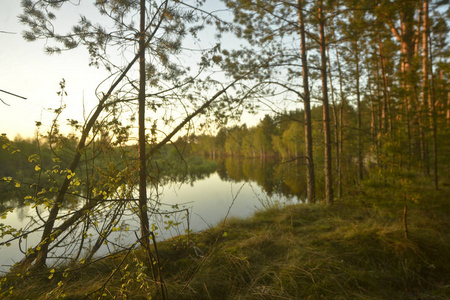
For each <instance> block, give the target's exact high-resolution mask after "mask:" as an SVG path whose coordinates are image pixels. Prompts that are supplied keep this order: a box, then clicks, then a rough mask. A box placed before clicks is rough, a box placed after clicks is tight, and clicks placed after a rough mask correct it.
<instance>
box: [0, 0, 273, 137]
mask: <svg viewBox="0 0 450 300" xmlns="http://www.w3.org/2000/svg"><path fill="white" fill-rule="evenodd" d="M20 2H21V1H20V0H0V45H1V50H0V90H4V91H8V92H11V93H14V94H17V95H20V96H23V97H26V98H27V99H26V100H23V99H20V98H17V97H14V96H11V95H8V94H5V93H2V92H0V99H1V100H2V101H4V102H5V103H7V104H8V105H5V104H3V103H1V102H0V134H3V133H5V134H7V136H8V138H10V139H14V137H16V136H17V135H21V136H22V137H32V136H34V135H35V134H36V126H35V124H36V122H37V121H39V122H41V123H42V124H43V126H42V127H41V129H40V130H41V132H42V133H46V132H47V131H48V129H49V128H50V125H51V123H52V120H53V118H54V115H55V114H54V113H53V112H52V111H51V110H54V109H57V108H59V106H60V101H61V99H60V97H59V96H58V95H57V92H58V90H59V82H60V81H61V80H62V79H63V78H64V79H65V82H66V91H67V93H68V96H66V97H64V100H63V101H64V104H65V105H66V106H67V107H66V109H65V111H64V113H63V114H62V115H61V116H60V118H59V120H60V124H61V126H62V129H63V130H64V126H63V125H65V124H66V123H67V122H66V119H69V118H70V119H76V120H78V121H80V122H82V121H83V120H84V118H83V109H84V113H85V114H86V115H88V114H89V112H90V111H91V110H92V109H93V108H94V107H95V105H96V104H97V102H98V100H97V98H96V97H95V89H96V88H97V86H98V84H99V83H100V82H101V81H102V80H104V79H105V78H106V77H107V76H108V74H107V72H106V71H104V70H103V69H101V68H100V69H96V68H94V67H89V56H88V53H87V50H86V49H85V48H84V47H82V46H81V47H79V48H77V49H73V50H70V51H68V52H63V53H62V54H57V55H47V54H45V53H44V47H45V45H46V41H45V40H39V41H35V42H26V41H25V40H24V39H23V38H22V32H23V31H24V30H26V29H27V28H26V27H25V26H24V25H22V24H20V23H19V21H18V15H19V14H21V12H22V9H21V7H20ZM92 2H93V1H81V2H80V3H81V4H82V5H83V4H84V5H85V6H78V7H74V6H70V5H64V6H63V9H61V10H60V11H58V14H57V23H56V25H57V26H55V27H56V31H57V32H59V33H65V32H67V31H68V30H69V28H71V27H72V26H73V25H74V24H76V23H77V21H78V20H79V18H80V12H82V14H83V15H86V16H87V17H88V19H90V20H92V21H94V22H99V23H102V22H101V21H102V20H101V19H99V15H98V13H97V9H96V8H94V7H93V6H92ZM207 5H208V8H207V9H212V10H214V9H217V7H220V6H218V5H222V6H223V4H221V3H220V2H219V1H215V2H214V1H213V2H211V1H210V2H208V4H207ZM102 25H104V24H103V23H102ZM66 30H67V31H66ZM206 36H208V37H209V36H211V41H206V43H210V45H209V46H211V45H214V44H215V41H214V39H213V34H208V33H207V35H206ZM202 42H203V40H202ZM48 43H49V45H55V44H53V43H52V42H51V41H48ZM235 43H236V46H237V45H238V44H237V42H236V41H235V40H234V41H233V42H229V41H227V43H225V44H227V45H226V46H230V44H235ZM119 56H120V55H118V57H119ZM119 59H120V58H119ZM108 87H109V86H108V85H105V86H104V87H103V89H100V90H99V91H100V92H101V91H105V92H106V89H107V88H108ZM83 99H84V100H83ZM265 113H267V111H266V112H265ZM263 115H264V113H262V114H261V115H259V116H256V117H255V116H248V115H247V117H246V118H245V121H246V123H247V125H248V126H253V125H255V124H256V123H257V122H258V120H259V119H260V118H262V116H263ZM68 130H69V129H68V127H66V132H67V131H68Z"/></svg>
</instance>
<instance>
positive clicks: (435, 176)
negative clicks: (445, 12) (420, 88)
mask: <svg viewBox="0 0 450 300" xmlns="http://www.w3.org/2000/svg"><path fill="white" fill-rule="evenodd" d="M425 1H426V0H425ZM427 17H428V16H427ZM428 32H429V31H428ZM427 42H429V53H430V55H429V58H430V59H429V70H430V75H431V80H430V85H431V89H430V102H429V104H430V125H431V133H432V136H433V169H434V172H433V179H434V180H433V181H434V188H435V190H438V189H439V177H438V142H437V112H436V102H437V101H436V89H435V83H434V75H433V55H432V53H433V52H432V49H431V42H430V40H429V39H428V40H427Z"/></svg>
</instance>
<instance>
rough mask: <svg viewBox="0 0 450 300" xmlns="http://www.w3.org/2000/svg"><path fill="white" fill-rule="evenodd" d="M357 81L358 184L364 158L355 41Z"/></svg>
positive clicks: (361, 177)
mask: <svg viewBox="0 0 450 300" xmlns="http://www.w3.org/2000/svg"><path fill="white" fill-rule="evenodd" d="M355 71H356V74H355V77H356V78H355V79H356V109H357V112H356V113H357V120H356V122H357V128H358V135H357V140H358V141H357V149H358V150H357V152H358V183H360V184H361V182H362V180H363V158H362V140H361V129H362V128H361V92H360V89H359V75H360V74H359V49H358V41H356V40H355Z"/></svg>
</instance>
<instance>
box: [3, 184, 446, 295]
mask: <svg viewBox="0 0 450 300" xmlns="http://www.w3.org/2000/svg"><path fill="white" fill-rule="evenodd" d="M394 194H395V193H394ZM391 196H392V195H390V194H389V193H388V194H387V196H386V197H391ZM394 196H398V193H397V195H394ZM448 196H449V192H448V190H443V191H440V192H436V193H434V192H431V191H430V192H429V193H428V192H427V193H422V194H421V196H420V197H417V198H415V199H414V201H406V200H405V201H406V202H405V201H403V200H402V201H394V200H395V199H391V201H388V199H386V198H383V199H381V196H380V195H378V196H377V197H378V199H377V197H370V196H369V195H368V194H367V193H363V194H359V195H354V196H352V197H351V198H348V199H346V200H345V201H344V200H340V201H338V202H337V203H335V204H333V205H331V206H325V205H321V204H314V205H311V204H306V205H305V204H300V205H289V206H281V205H275V206H272V207H268V208H267V209H265V210H264V211H258V212H256V213H255V215H254V216H253V217H252V218H249V219H246V220H240V219H230V220H227V221H226V222H223V223H221V224H219V225H218V226H217V227H215V228H212V229H210V230H207V231H204V232H201V233H196V234H191V235H189V236H180V237H176V238H173V239H170V240H167V241H164V242H161V243H159V244H158V252H159V256H160V261H161V265H162V272H163V276H164V283H165V287H166V290H167V292H168V295H169V299H450V256H449V255H448V254H449V253H450V251H449V246H450V234H449V228H450V207H449V206H450V204H449V203H448V199H449V197H448ZM405 204H406V205H407V213H408V214H407V225H408V227H407V231H408V232H407V234H408V235H407V237H406V235H405V226H404V220H403V214H404V207H405ZM142 255H143V254H142V253H141V251H139V250H134V251H132V252H129V253H127V254H125V253H118V254H115V255H111V256H110V257H108V258H106V259H103V260H99V261H97V262H92V263H85V264H84V265H81V264H80V263H73V264H70V265H68V266H66V267H65V268H63V269H60V270H37V271H35V272H34V273H30V274H13V273H11V274H9V275H8V276H6V277H3V279H2V290H1V292H2V293H3V297H4V298H5V299H57V298H65V299H82V298H83V297H85V298H86V299H98V298H100V299H102V298H104V299H113V298H115V299H147V298H153V299H160V294H158V292H157V290H158V289H157V288H156V285H155V283H154V282H153V281H152V279H151V278H152V277H151V276H150V272H149V270H145V268H144V267H143V264H142V261H143V259H144V257H142Z"/></svg>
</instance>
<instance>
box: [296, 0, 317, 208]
mask: <svg viewBox="0 0 450 300" xmlns="http://www.w3.org/2000/svg"><path fill="white" fill-rule="evenodd" d="M297 5H298V20H299V25H300V48H301V49H300V51H301V57H302V76H303V105H304V112H305V148H306V149H305V150H306V156H307V162H306V166H307V173H306V181H307V184H306V197H307V200H308V201H309V202H311V203H314V202H315V201H316V184H315V181H316V179H315V174H314V159H313V147H312V122H311V101H310V95H309V75H308V57H307V50H306V38H305V21H304V17H303V2H302V0H297Z"/></svg>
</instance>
